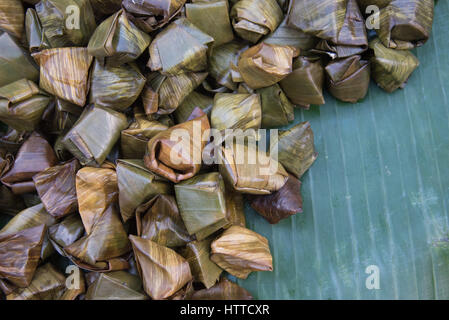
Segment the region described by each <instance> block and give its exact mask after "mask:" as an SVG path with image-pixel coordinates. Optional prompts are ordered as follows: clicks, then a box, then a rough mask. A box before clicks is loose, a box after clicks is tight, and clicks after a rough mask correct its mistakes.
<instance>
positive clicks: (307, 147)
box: [270, 121, 318, 179]
mask: <svg viewBox="0 0 449 320" xmlns="http://www.w3.org/2000/svg"><path fill="white" fill-rule="evenodd" d="M270 150H272V152H275V150H277V152H278V153H277V154H278V161H279V162H280V163H282V165H283V166H284V167H285V169H287V170H288V171H289V172H290V173H292V174H293V175H294V176H295V177H296V178H298V179H300V178H301V177H302V175H303V174H304V173H305V172H306V171H307V170H308V169H309V168H310V167H311V166H312V164H313V163H314V162H315V160H316V158H317V157H318V154H317V153H316V152H315V145H314V137H313V131H312V128H311V127H310V123H309V122H308V121H306V122H301V123H299V124H297V125H296V126H294V127H292V128H290V129H289V130H286V131H283V132H281V133H280V134H279V137H278V140H277V141H273V142H272V143H271V144H270Z"/></svg>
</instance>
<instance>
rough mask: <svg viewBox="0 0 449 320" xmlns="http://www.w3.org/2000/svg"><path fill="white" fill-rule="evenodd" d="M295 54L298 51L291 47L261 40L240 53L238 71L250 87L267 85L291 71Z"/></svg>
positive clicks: (277, 80)
mask: <svg viewBox="0 0 449 320" xmlns="http://www.w3.org/2000/svg"><path fill="white" fill-rule="evenodd" d="M296 56H298V51H297V50H296V49H295V48H293V47H288V46H278V45H272V44H267V43H264V42H262V43H260V44H258V45H256V46H254V47H251V48H249V49H248V50H246V51H245V52H243V53H242V54H241V55H240V59H239V62H238V72H239V73H240V77H241V79H242V80H243V81H244V82H245V83H246V84H247V85H248V86H249V87H250V88H251V89H260V88H264V87H269V86H271V85H274V84H275V83H277V82H279V81H281V80H282V79H284V78H285V77H286V76H288V75H289V74H290V73H291V72H292V64H293V58H294V57H296Z"/></svg>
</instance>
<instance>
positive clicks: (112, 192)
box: [76, 167, 118, 234]
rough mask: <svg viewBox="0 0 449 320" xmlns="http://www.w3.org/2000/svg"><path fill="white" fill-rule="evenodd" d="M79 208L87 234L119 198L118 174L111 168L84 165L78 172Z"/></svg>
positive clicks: (77, 191)
mask: <svg viewBox="0 0 449 320" xmlns="http://www.w3.org/2000/svg"><path fill="white" fill-rule="evenodd" d="M76 194H77V197H78V210H79V213H80V216H81V219H82V220H83V225H84V228H85V229H86V232H87V234H90V233H91V231H92V227H93V226H94V225H95V224H96V223H97V221H98V220H100V218H101V216H102V215H103V214H104V213H105V212H106V210H107V209H108V208H109V207H110V206H111V205H112V204H114V203H116V202H117V200H118V185H117V174H116V172H115V170H113V169H110V168H107V167H105V168H92V167H84V168H82V169H80V170H78V172H77V174H76Z"/></svg>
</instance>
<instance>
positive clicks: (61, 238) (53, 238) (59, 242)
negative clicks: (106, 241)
mask: <svg viewBox="0 0 449 320" xmlns="http://www.w3.org/2000/svg"><path fill="white" fill-rule="evenodd" d="M84 232H85V230H84V226H83V222H82V220H81V218H80V217H79V215H78V214H77V213H74V214H71V215H69V216H67V217H65V218H64V219H62V221H61V222H59V223H57V224H54V225H52V226H50V227H49V228H48V237H49V239H50V242H51V244H52V245H53V247H54V248H55V250H56V251H57V252H58V253H59V254H61V255H64V252H63V248H64V247H67V246H69V245H71V244H72V243H74V242H75V241H76V240H78V239H79V238H81V237H82V236H83V235H84Z"/></svg>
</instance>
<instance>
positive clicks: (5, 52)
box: [0, 30, 39, 87]
mask: <svg viewBox="0 0 449 320" xmlns="http://www.w3.org/2000/svg"><path fill="white" fill-rule="evenodd" d="M23 78H25V79H28V80H31V81H33V82H37V81H38V80H39V69H38V67H37V65H36V63H35V62H34V60H33V58H31V56H30V54H29V53H28V52H27V51H26V50H25V49H24V48H23V47H22V46H21V45H20V44H19V41H18V40H17V39H15V38H14V36H11V35H10V34H9V33H7V32H2V31H1V30H0V86H1V87H3V86H6V85H8V84H10V83H12V82H14V81H17V80H20V79H23Z"/></svg>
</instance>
